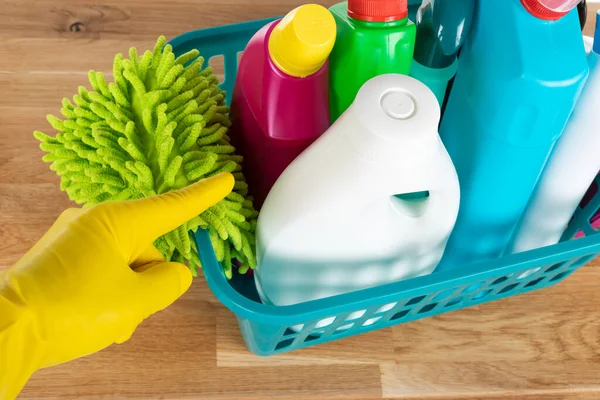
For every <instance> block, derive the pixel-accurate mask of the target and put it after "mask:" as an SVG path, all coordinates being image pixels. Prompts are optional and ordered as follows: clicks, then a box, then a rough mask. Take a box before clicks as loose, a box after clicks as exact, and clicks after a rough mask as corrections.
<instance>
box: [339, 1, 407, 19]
mask: <svg viewBox="0 0 600 400" xmlns="http://www.w3.org/2000/svg"><path fill="white" fill-rule="evenodd" d="M348 16H349V17H350V18H354V19H358V20H360V21H367V22H391V21H398V20H401V19H404V18H406V17H408V0H348Z"/></svg>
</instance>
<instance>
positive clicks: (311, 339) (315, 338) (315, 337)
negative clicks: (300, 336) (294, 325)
mask: <svg viewBox="0 0 600 400" xmlns="http://www.w3.org/2000/svg"><path fill="white" fill-rule="evenodd" d="M320 337H321V336H318V335H308V336H307V337H306V339H304V342H305V343H306V342H312V341H313V340H317V339H318V338H320Z"/></svg>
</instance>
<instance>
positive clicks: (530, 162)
mask: <svg viewBox="0 0 600 400" xmlns="http://www.w3.org/2000/svg"><path fill="white" fill-rule="evenodd" d="M545 1H547V0H502V1H493V0H482V1H479V4H478V7H477V10H476V16H475V22H474V26H473V27H472V31H471V35H470V37H469V39H468V40H467V42H466V43H465V45H464V47H463V50H462V52H461V56H460V58H459V64H458V73H457V75H456V78H455V82H454V86H453V89H452V92H451V94H450V97H449V99H448V104H447V108H446V111H445V114H444V118H443V120H442V123H441V126H440V135H441V137H442V141H443V142H444V144H445V146H446V148H447V150H448V152H449V154H450V157H451V158H452V161H453V162H454V165H455V167H456V170H457V173H458V177H459V181H460V187H461V203H460V210H459V215H458V220H457V223H456V225H455V228H454V231H453V233H452V235H451V237H450V240H449V242H448V245H447V247H446V252H445V254H444V257H443V259H442V261H441V263H440V264H439V266H438V268H437V269H436V271H444V270H449V269H454V268H460V267H463V266H465V265H468V264H472V263H476V262H479V261H485V260H489V259H493V258H498V257H500V256H501V255H502V254H503V252H504V251H505V249H506V247H507V245H508V242H509V240H510V238H511V236H512V234H513V231H514V230H515V227H516V225H517V222H518V221H519V218H520V217H521V215H522V214H523V211H524V209H525V207H526V205H527V202H528V200H529V198H530V196H531V194H532V192H533V189H534V187H535V184H536V182H537V180H538V178H539V176H540V173H541V171H542V170H543V168H544V165H545V163H546V160H547V158H548V155H549V153H550V152H551V150H552V148H553V146H554V144H555V142H556V140H557V139H558V137H559V136H560V134H561V133H562V131H563V129H564V127H565V125H566V122H567V120H568V119H569V116H570V114H571V112H572V110H573V106H574V104H575V102H576V100H577V98H578V97H579V94H580V92H581V89H582V87H583V85H584V83H585V80H586V79H587V76H588V65H587V61H586V55H585V49H584V45H583V40H582V38H581V30H580V25H579V18H578V15H577V10H572V8H573V7H575V6H576V5H577V2H573V0H570V1H569V0H565V3H572V4H570V7H571V8H568V10H565V9H564V8H563V9H560V8H559V10H558V11H561V12H558V11H556V9H554V10H552V9H549V7H544V4H543V3H544V2H545ZM554 4H556V2H554ZM567 7H568V6H567ZM569 10H570V12H568V13H566V14H565V11H569Z"/></svg>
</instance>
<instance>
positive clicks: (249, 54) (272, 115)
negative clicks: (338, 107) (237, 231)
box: [230, 4, 336, 208]
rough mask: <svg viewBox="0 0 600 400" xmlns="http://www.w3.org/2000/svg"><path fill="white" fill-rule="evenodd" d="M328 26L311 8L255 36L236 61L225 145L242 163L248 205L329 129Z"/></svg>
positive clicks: (323, 14) (324, 15)
mask: <svg viewBox="0 0 600 400" xmlns="http://www.w3.org/2000/svg"><path fill="white" fill-rule="evenodd" d="M335 34H336V29H335V21H334V19H333V16H332V15H331V14H330V13H329V11H328V10H327V9H326V8H324V7H322V6H319V5H316V4H308V5H304V6H300V7H298V8H296V9H294V10H292V11H291V12H290V13H289V14H287V15H286V16H285V17H284V18H283V19H281V20H277V21H274V22H271V23H269V24H267V25H266V26H264V27H263V28H262V29H260V30H259V31H258V32H257V33H256V34H255V35H254V36H253V37H252V39H251V40H250V42H249V43H248V45H247V47H246V49H245V50H244V53H243V55H242V58H241V60H240V64H239V68H238V73H237V78H236V82H235V88H234V91H233V96H232V102H231V120H232V123H233V125H232V128H231V130H230V136H231V140H232V143H233V145H234V146H236V149H237V151H238V152H239V153H240V154H241V155H242V156H244V161H243V167H244V175H245V176H246V178H247V180H248V185H249V191H250V194H251V195H252V196H253V197H254V205H255V207H257V208H260V207H261V206H262V203H263V202H264V200H265V198H266V196H267V194H268V192H269V190H270V189H271V187H272V186H273V184H274V183H275V181H276V180H277V178H278V177H279V175H281V173H282V172H283V171H284V170H285V168H286V167H287V166H288V165H289V164H290V163H291V162H292V161H293V160H294V159H295V158H296V157H297V156H298V155H299V154H300V153H302V151H303V150H304V149H305V148H306V147H308V146H309V145H310V144H311V143H312V142H313V141H314V140H315V139H316V138H317V137H319V136H320V135H321V134H322V133H324V132H325V131H326V130H327V128H329V125H330V118H329V69H328V61H327V58H328V56H329V53H330V52H331V49H332V48H333V44H334V42H335Z"/></svg>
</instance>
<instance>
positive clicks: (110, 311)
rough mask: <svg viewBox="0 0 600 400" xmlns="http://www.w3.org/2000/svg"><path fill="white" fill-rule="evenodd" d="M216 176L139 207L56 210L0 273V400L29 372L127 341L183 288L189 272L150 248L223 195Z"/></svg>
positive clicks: (224, 183)
mask: <svg viewBox="0 0 600 400" xmlns="http://www.w3.org/2000/svg"><path fill="white" fill-rule="evenodd" d="M233 184H234V179H233V176H232V175H231V174H229V173H226V174H221V175H218V176H215V177H212V178H209V179H206V180H203V181H200V182H198V183H196V184H194V185H192V186H189V187H188V188H186V189H182V190H180V191H177V192H171V193H166V194H163V195H160V196H154V197H150V198H146V199H141V200H135V201H128V202H114V203H104V204H100V205H97V206H94V207H90V208H85V209H69V210H67V211H65V212H64V213H63V214H62V215H61V216H60V217H59V218H58V219H57V220H56V222H55V223H54V225H53V226H52V227H51V228H50V230H49V231H48V232H47V233H46V234H45V235H44V236H43V237H42V239H40V241H39V242H38V243H37V244H36V245H35V246H34V247H33V248H32V249H31V250H30V251H29V252H28V253H27V254H26V255H25V256H24V257H23V258H22V259H21V260H19V261H18V262H17V264H16V265H14V266H13V267H12V268H10V269H8V270H7V271H4V272H0V399H2V400H5V399H14V398H15V397H16V396H17V394H18V393H19V392H20V390H21V389H22V388H23V386H24V385H25V383H26V382H27V380H28V379H29V377H30V376H31V374H32V373H33V372H35V371H36V370H38V369H40V368H44V367H49V366H52V365H56V364H60V363H64V362H67V361H70V360H73V359H75V358H78V357H81V356H85V355H88V354H91V353H94V352H97V351H99V350H101V349H104V348H106V347H108V346H109V345H111V344H113V343H122V342H124V341H126V340H127V339H129V337H130V336H131V335H132V333H133V331H134V330H135V329H136V327H137V326H138V325H139V324H140V323H141V322H142V321H143V320H144V319H145V318H147V317H148V316H149V315H151V314H153V313H155V312H157V311H160V310H162V309H164V308H165V307H167V306H169V305H170V304H171V303H173V302H174V301H175V300H176V299H177V298H179V297H180V296H181V295H182V294H183V293H184V292H185V291H186V290H187V289H188V288H189V286H190V284H191V282H192V275H191V273H190V271H189V269H188V268H187V267H186V266H184V265H182V264H178V263H168V262H165V260H164V259H163V257H162V256H161V254H160V253H159V252H158V250H156V248H154V246H153V245H152V243H153V242H154V240H155V239H156V238H158V237H159V236H161V235H163V234H165V233H167V232H169V231H171V230H173V229H175V228H176V227H178V226H179V225H181V224H182V223H184V222H186V221H188V220H190V219H192V218H193V217H195V216H197V215H198V214H200V213H201V212H202V211H204V210H205V209H207V208H208V207H210V206H212V205H214V204H216V203H217V202H219V201H220V200H221V199H222V198H224V197H225V196H226V195H227V194H229V192H230V191H231V190H232V188H233Z"/></svg>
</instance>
